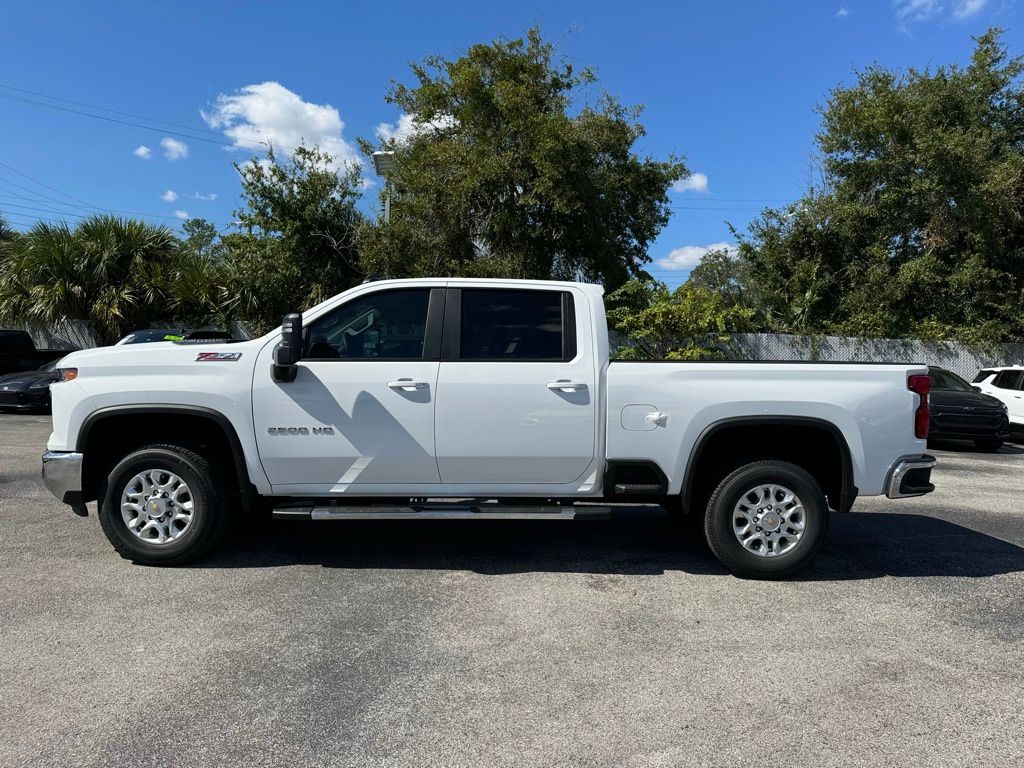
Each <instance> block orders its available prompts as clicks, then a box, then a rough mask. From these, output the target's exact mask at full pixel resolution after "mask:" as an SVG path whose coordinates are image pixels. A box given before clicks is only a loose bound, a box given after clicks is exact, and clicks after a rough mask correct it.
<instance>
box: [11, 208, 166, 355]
mask: <svg viewBox="0 0 1024 768" xmlns="http://www.w3.org/2000/svg"><path fill="white" fill-rule="evenodd" d="M177 255H178V241H177V238H175V236H174V233H172V232H171V230H169V229H167V228H166V227H162V226H152V225H150V224H146V223H145V222H141V221H134V220H125V219H118V218H115V217H112V216H94V217H91V218H88V219H85V220H83V221H81V222H80V223H79V224H78V225H77V226H76V227H75V228H74V229H71V228H70V227H68V226H67V225H66V224H57V225H53V224H47V223H44V222H39V223H38V224H36V225H35V226H34V227H32V229H31V230H29V231H28V232H27V233H25V234H24V235H23V236H21V237H19V238H18V240H17V242H16V244H15V246H14V247H12V248H10V249H9V252H8V253H7V254H6V257H5V258H4V259H3V260H2V261H0V317H2V318H4V319H5V320H8V321H14V322H24V321H28V322H39V323H48V324H52V323H59V322H62V321H64V320H71V319H81V320H85V321H87V322H88V323H89V324H90V326H91V327H92V329H93V331H94V332H95V333H96V336H97V338H98V340H99V341H100V343H106V344H110V343H113V342H114V341H116V340H117V339H119V338H120V337H122V336H124V335H125V334H126V333H128V332H129V331H131V330H133V329H135V328H138V327H140V326H141V327H145V326H146V325H147V324H148V323H149V321H150V320H151V319H153V318H154V317H167V316H173V315H174V314H175V313H176V312H178V311H180V310H182V309H183V308H184V306H183V305H182V304H180V303H179V299H177V298H175V297H174V296H173V295H171V294H170V293H169V291H168V286H169V284H170V283H171V282H172V280H173V276H174V273H175V270H176V265H177V260H176V257H177Z"/></svg>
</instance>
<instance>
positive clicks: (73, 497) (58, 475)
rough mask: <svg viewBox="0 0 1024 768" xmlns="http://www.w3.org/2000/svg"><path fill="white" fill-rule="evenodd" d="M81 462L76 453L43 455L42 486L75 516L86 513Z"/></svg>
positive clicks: (61, 452)
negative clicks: (68, 506)
mask: <svg viewBox="0 0 1024 768" xmlns="http://www.w3.org/2000/svg"><path fill="white" fill-rule="evenodd" d="M82 461H83V456H82V454H81V453H78V452H77V451H47V452H46V453H44V454H43V485H45V486H46V487H47V489H48V490H49V491H50V493H52V494H53V495H54V496H56V497H57V498H58V499H60V500H61V501H63V502H64V503H65V504H68V505H70V506H71V509H72V511H73V512H74V513H75V514H76V515H81V516H82V517H85V516H86V515H87V514H88V512H87V511H86V508H85V502H84V501H83V497H82Z"/></svg>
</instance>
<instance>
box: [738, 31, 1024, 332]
mask: <svg viewBox="0 0 1024 768" xmlns="http://www.w3.org/2000/svg"><path fill="white" fill-rule="evenodd" d="M1000 34H1001V33H1000V31H999V30H990V31H989V32H987V33H986V34H984V35H982V36H981V37H979V38H977V39H976V47H975V50H974V53H973V55H972V57H971V61H970V64H969V65H967V66H965V67H961V66H957V65H948V66H941V67H937V68H935V69H933V70H931V69H927V70H916V69H910V70H908V71H907V72H906V73H903V74H899V73H894V72H891V71H888V70H886V69H884V68H882V67H880V66H873V67H869V68H868V69H866V70H864V71H862V72H859V73H858V74H857V82H856V84H855V85H853V86H852V87H839V88H836V89H835V90H833V91H832V92H831V94H830V95H829V97H828V99H827V101H826V103H825V105H824V106H823V107H822V109H821V114H822V125H821V130H820V133H819V135H818V138H817V141H818V146H819V149H820V152H821V158H822V172H823V182H822V183H821V184H820V185H819V186H817V187H815V188H814V189H812V190H811V191H810V192H809V193H808V194H807V195H806V196H805V198H804V199H803V200H801V201H800V202H799V203H797V204H795V205H794V206H792V207H791V208H789V209H787V210H768V211H765V212H764V214H763V215H762V216H761V217H760V218H759V219H758V220H757V221H755V222H754V223H753V224H752V225H751V227H750V230H749V234H748V236H747V237H745V238H743V239H742V242H741V246H740V261H741V263H742V270H743V283H744V288H745V289H746V290H747V291H748V292H749V293H750V294H751V295H752V296H753V298H754V300H755V302H756V304H755V305H756V307H757V309H758V312H759V316H760V319H761V321H762V322H763V323H764V324H765V325H767V326H768V327H771V328H774V329H779V330H792V331H813V332H819V331H835V332H840V333H849V334H853V335H859V336H864V337H881V336H896V337H901V336H917V337H923V338H959V339H962V340H966V341H997V340H1006V339H1009V338H1019V336H1020V333H1021V330H1022V325H1021V306H1022V301H1021V298H1022V294H1021V291H1022V288H1024V216H1022V214H1024V89H1022V87H1021V80H1020V76H1021V74H1022V72H1024V60H1022V59H1021V58H1011V57H1010V56H1009V55H1008V53H1007V50H1006V48H1005V46H1004V45H1002V43H1001V42H1000Z"/></svg>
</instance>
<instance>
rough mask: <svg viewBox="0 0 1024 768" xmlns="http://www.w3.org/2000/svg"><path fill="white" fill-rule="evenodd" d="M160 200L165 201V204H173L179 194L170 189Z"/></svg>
mask: <svg viewBox="0 0 1024 768" xmlns="http://www.w3.org/2000/svg"><path fill="white" fill-rule="evenodd" d="M160 199H161V200H163V201H164V202H165V203H173V202H174V201H175V200H177V199H178V193H177V192H175V191H174V190H173V189H168V190H167V191H166V192H164V193H163V194H162V195H160Z"/></svg>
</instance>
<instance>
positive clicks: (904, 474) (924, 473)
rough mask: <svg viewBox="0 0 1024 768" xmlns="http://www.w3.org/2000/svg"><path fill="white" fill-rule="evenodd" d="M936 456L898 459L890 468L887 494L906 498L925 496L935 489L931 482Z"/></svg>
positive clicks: (886, 488)
mask: <svg viewBox="0 0 1024 768" xmlns="http://www.w3.org/2000/svg"><path fill="white" fill-rule="evenodd" d="M934 466H935V457H934V456H929V455H928V454H922V455H920V456H904V457H902V458H900V459H897V460H896V462H895V463H894V464H893V465H892V467H891V468H890V469H889V480H888V482H886V484H885V495H886V496H888V497H889V498H890V499H906V498H908V497H910V496H923V495H924V494H926V493H931V492H932V491H934V490H935V486H934V485H932V483H931V474H932V468H933V467H934Z"/></svg>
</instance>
